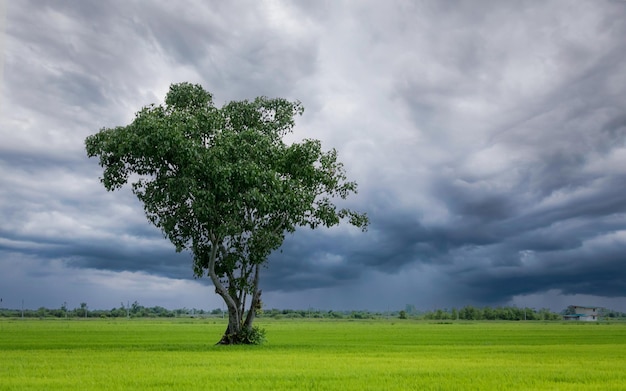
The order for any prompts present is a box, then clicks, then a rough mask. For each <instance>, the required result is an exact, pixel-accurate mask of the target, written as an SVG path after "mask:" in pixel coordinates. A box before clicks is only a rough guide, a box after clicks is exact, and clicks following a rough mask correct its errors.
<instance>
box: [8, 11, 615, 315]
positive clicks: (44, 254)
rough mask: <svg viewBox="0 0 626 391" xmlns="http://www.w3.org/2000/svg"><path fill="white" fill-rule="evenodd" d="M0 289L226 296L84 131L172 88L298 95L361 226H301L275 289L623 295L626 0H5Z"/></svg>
mask: <svg viewBox="0 0 626 391" xmlns="http://www.w3.org/2000/svg"><path fill="white" fill-rule="evenodd" d="M0 23H1V26H2V27H1V30H0V32H1V33H0V37H1V38H0V55H2V61H1V63H2V64H3V65H2V66H1V67H0V73H2V74H3V75H2V83H1V84H0V91H1V94H0V221H1V223H0V297H2V299H3V302H2V304H1V305H0V306H2V307H9V308H19V307H20V306H21V302H22V300H24V303H25V306H26V307H27V308H37V307H40V306H46V307H51V308H58V307H60V306H61V305H62V304H63V303H64V302H67V303H68V306H69V307H70V308H74V307H78V306H79V303H80V302H87V304H88V305H89V306H90V308H112V307H118V306H119V305H120V303H121V302H126V301H131V302H133V301H135V300H137V301H139V303H140V304H143V305H146V306H153V305H161V306H165V307H168V308H181V307H188V308H192V307H195V308H204V309H213V308H217V307H221V306H222V304H221V302H220V299H219V297H218V296H216V295H215V294H214V289H213V287H212V286H211V285H210V284H209V283H208V281H204V280H194V279H193V273H192V267H191V257H190V255H189V254H187V253H181V254H177V253H175V251H174V248H173V246H172V245H171V244H170V243H169V242H168V241H167V240H165V239H163V236H162V235H161V233H160V232H159V230H157V229H156V228H154V227H152V226H151V225H149V223H148V222H147V220H146V218H145V216H144V215H143V210H142V206H141V204H139V202H138V201H137V200H136V199H134V197H133V195H132V193H131V192H130V190H129V189H128V188H125V189H123V190H121V191H116V192H113V193H108V192H107V191H106V190H105V189H104V187H103V186H102V185H101V184H100V182H99V177H100V175H101V174H102V171H101V169H100V168H99V166H98V163H97V161H96V159H88V158H87V156H86V153H85V149H84V139H85V137H87V136H88V135H90V134H93V133H96V132H97V131H98V130H99V129H101V128H102V127H112V126H117V125H126V124H128V123H129V122H130V121H132V119H133V116H134V113H135V112H137V111H138V110H139V109H140V108H141V107H143V106H145V105H148V104H151V103H161V102H162V101H163V99H164V97H165V94H166V92H167V89H168V87H169V85H170V84H171V83H175V82H183V81H189V82H193V83H200V84H202V85H203V86H204V87H205V88H206V89H207V90H209V91H210V92H212V93H213V95H214V97H215V100H216V103H217V104H218V105H222V104H224V103H225V102H228V101H230V100H240V99H253V98H255V97H256V96H259V95H265V96H269V97H283V98H287V99H292V100H294V99H298V100H300V101H301V102H302V103H303V105H304V107H305V112H304V115H303V116H302V117H300V118H298V124H297V127H296V130H295V133H294V134H293V135H292V136H290V138H291V139H292V140H299V139H302V138H317V139H320V140H322V142H323V145H324V147H325V148H326V149H329V148H333V147H334V148H336V149H337V150H338V152H339V157H340V160H342V161H343V162H344V163H345V167H346V169H347V172H348V176H349V178H350V179H353V180H356V181H357V182H358V183H359V193H358V195H356V196H354V197H352V198H351V199H350V200H349V201H348V202H347V203H346V204H344V205H345V206H349V207H352V208H355V209H357V210H360V211H364V212H367V213H368V215H369V216H370V219H371V226H370V229H369V231H368V232H367V233H361V232H360V231H358V230H353V229H350V228H349V227H345V226H342V227H337V228H333V229H330V230H328V229H319V230H316V231H310V230H307V229H301V230H299V231H297V232H296V233H295V234H294V235H290V236H288V237H287V239H286V241H285V243H284V245H283V248H282V253H276V254H273V255H272V256H271V257H270V261H269V264H268V268H267V269H265V270H263V275H262V280H261V286H262V289H263V296H264V297H263V299H264V300H263V301H264V302H265V305H266V307H269V308H272V307H274V308H301V309H304V308H309V307H313V308H321V309H372V310H386V309H402V308H404V306H405V304H413V305H415V306H416V307H417V308H419V309H424V310H426V309H432V308H438V307H449V308H450V307H461V306H464V305H468V304H471V305H480V306H482V305H491V306H495V305H519V306H530V307H536V308H541V307H549V308H551V309H553V310H556V311H559V310H561V309H563V308H564V307H566V306H567V305H569V304H580V305H594V306H606V307H610V308H614V309H618V310H622V311H626V38H625V37H626V2H625V1H621V0H615V1H609V0H606V1H603V0H596V1H571V0H564V1H511V2H505V1H499V0H494V1H475V0H472V1H440V0H432V1H399V0H398V1H334V0H333V1H331V0H328V1H304V0H303V1H293V2H286V1H285V2H281V1H253V0H250V1H180V2H178V1H176V2H172V1H130V0H120V1H85V0H83V1H40V0H38V1H34V0H33V1H12V2H9V1H0Z"/></svg>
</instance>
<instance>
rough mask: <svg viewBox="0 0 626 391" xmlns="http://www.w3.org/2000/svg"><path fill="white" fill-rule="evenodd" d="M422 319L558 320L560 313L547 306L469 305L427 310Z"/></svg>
mask: <svg viewBox="0 0 626 391" xmlns="http://www.w3.org/2000/svg"><path fill="white" fill-rule="evenodd" d="M421 316H422V317H423V318H424V319H433V320H456V319H460V320H560V319H562V318H563V316H562V315H560V314H557V313H554V312H552V311H550V309H548V308H542V309H540V310H535V309H534V308H519V307H495V308H492V307H482V308H478V307H474V306H471V305H468V306H465V307H463V308H461V309H458V310H457V309H456V308H452V309H451V310H447V309H437V310H434V311H428V312H425V313H423V314H422V315H421Z"/></svg>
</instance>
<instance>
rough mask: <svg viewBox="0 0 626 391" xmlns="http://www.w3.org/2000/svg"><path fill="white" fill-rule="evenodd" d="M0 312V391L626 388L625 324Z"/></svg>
mask: <svg viewBox="0 0 626 391" xmlns="http://www.w3.org/2000/svg"><path fill="white" fill-rule="evenodd" d="M258 324H259V325H260V326H262V327H264V328H265V329H266V330H267V338H268V341H267V342H266V343H265V344H264V345H262V346H215V345H214V343H215V342H216V341H217V340H218V339H219V338H220V336H221V333H222V332H223V330H224V328H225V323H224V321H223V320H221V319H217V320H213V319H172V320H145V319H137V320H133V319H131V320H126V319H123V320H106V319H98V320H20V319H17V320H0V390H129V389H141V390H195V389H198V390H207V389H215V390H494V389H500V390H514V389H519V390H537V389H542V390H626V370H625V369H624V368H626V324H624V323H603V322H599V323H564V322H552V323H548V322H452V323H435V322H424V321H413V320H399V319H394V320H391V319H390V320H364V321H350V320H337V321H330V320H280V321H277V320H260V321H259V322H258Z"/></svg>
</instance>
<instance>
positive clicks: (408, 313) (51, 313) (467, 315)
mask: <svg viewBox="0 0 626 391" xmlns="http://www.w3.org/2000/svg"><path fill="white" fill-rule="evenodd" d="M569 311H571V310H570V308H566V309H564V310H563V311H561V312H560V313H555V312H552V311H550V309H548V308H541V309H539V310H536V309H534V308H519V307H495V308H492V307H474V306H471V305H467V306H465V307H462V308H460V309H456V308H452V309H447V308H444V309H436V310H432V311H426V312H424V311H418V310H416V309H415V307H414V306H412V305H407V306H406V307H405V309H404V310H401V311H385V312H381V311H367V310H361V311H332V310H331V311H328V310H319V309H308V310H292V309H282V310H281V309H277V308H272V309H264V310H261V311H259V313H258V315H257V316H258V317H260V318H272V319H283V318H287V319H292V318H295V319H298V318H318V319H319V318H326V319H389V318H396V319H397V318H399V319H423V320H561V319H562V318H563V315H564V314H567V313H568V312H569ZM598 314H599V315H600V317H601V318H626V313H624V312H619V311H614V310H609V309H605V308H601V309H600V310H599V311H598ZM224 315H225V313H224V312H223V311H222V309H220V308H216V309H214V310H211V311H206V310H202V309H196V308H191V309H189V308H179V309H174V310H169V309H167V308H164V307H160V306H155V307H144V306H142V305H140V304H139V303H138V302H137V301H135V302H134V303H132V304H127V305H124V303H122V304H121V305H120V307H117V308H112V309H110V310H100V309H97V310H90V309H89V307H88V306H87V303H81V305H80V307H77V308H73V309H69V308H67V307H66V306H65V305H63V306H61V308H58V309H48V308H44V307H40V308H38V309H36V310H33V309H24V310H22V309H7V308H0V317H5V318H6V317H11V318H19V317H24V318H174V317H202V318H208V317H214V318H215V317H224Z"/></svg>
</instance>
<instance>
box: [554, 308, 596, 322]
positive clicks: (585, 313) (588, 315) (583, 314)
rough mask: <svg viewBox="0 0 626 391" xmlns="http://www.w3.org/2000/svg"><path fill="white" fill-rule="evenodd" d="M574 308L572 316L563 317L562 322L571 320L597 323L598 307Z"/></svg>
mask: <svg viewBox="0 0 626 391" xmlns="http://www.w3.org/2000/svg"><path fill="white" fill-rule="evenodd" d="M572 307H574V314H571V315H563V320H573V321H580V322H597V321H598V310H599V307H582V306H579V305H575V306H572Z"/></svg>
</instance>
